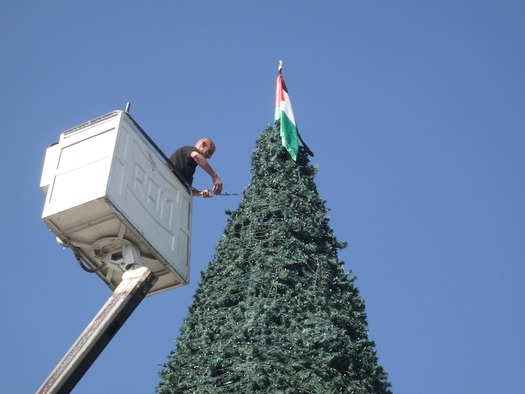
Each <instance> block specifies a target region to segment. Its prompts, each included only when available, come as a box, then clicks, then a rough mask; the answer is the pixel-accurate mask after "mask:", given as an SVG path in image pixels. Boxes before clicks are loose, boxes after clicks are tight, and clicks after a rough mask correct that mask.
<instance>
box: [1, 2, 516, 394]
mask: <svg viewBox="0 0 525 394" xmlns="http://www.w3.org/2000/svg"><path fill="white" fill-rule="evenodd" d="M524 17H525V2H524V1H498V2H496V1H425V2H420V1H345V2H343V1H324V2H321V1H316V2H314V1H301V2H299V1H281V2H276V1H264V2H256V1H244V2H241V1H195V2H189V1H167V0H165V1H150V2H143V1H137V0H128V1H115V0H113V1H92V2H86V1H78V2H69V1H65V0H63V1H52V0H51V1H47V2H40V1H28V0H24V1H15V0H4V1H2V2H1V3H0V53H1V61H0V86H1V88H0V108H1V109H0V113H1V114H2V133H1V138H2V144H1V149H2V154H1V155H0V160H1V161H2V169H3V171H2V185H3V187H2V191H3V192H2V205H3V208H4V209H3V214H4V217H3V220H2V250H3V278H4V280H3V284H2V286H0V296H1V301H0V306H1V309H0V311H1V316H2V335H1V336H0V392H4V393H29V392H34V391H35V390H36V389H37V388H38V387H39V386H40V384H41V383H42V382H43V381H44V380H45V378H46V377H47V376H48V374H49V373H50V372H51V370H52V369H53V368H54V367H55V365H56V363H57V362H58V361H59V360H60V359H61V358H62V356H63V355H64V353H65V352H66V351H67V350H68V349H69V347H70V346H71V345H72V344H73V342H74V341H75V340H76V338H77V337H78V335H79V334H80V333H81V332H82V330H83V329H84V328H85V327H86V325H87V324H88V323H89V322H90V321H91V319H92V317H93V316H94V315H95V314H96V312H97V311H98V310H99V308H100V307H101V306H102V305H103V304H104V302H105V301H106V300H107V298H108V297H109V296H110V294H111V292H110V290H109V289H108V288H107V287H106V286H105V284H104V283H103V282H102V281H101V280H99V279H98V278H97V277H95V276H92V275H89V274H86V273H85V272H84V271H82V270H81V269H80V268H79V267H78V265H77V264H76V262H75V260H74V258H73V255H72V253H71V252H70V251H69V250H63V249H62V248H60V247H59V246H58V245H57V244H56V242H55V239H54V236H53V235H52V234H51V233H50V232H49V231H48V230H47V228H46V226H45V224H44V222H43V221H42V219H41V214H42V208H43V203H44V197H45V196H44V194H43V193H42V192H41V191H40V190H39V181H40V175H41V171H42V165H43V160H44V154H45V149H46V148H47V147H48V146H49V145H51V144H52V143H53V142H55V141H56V140H57V139H58V137H59V135H60V133H61V132H62V131H64V130H66V129H68V128H70V127H73V126H76V125H78V124H80V123H83V122H85V121H87V120H90V119H92V118H95V117H97V116H99V115H103V114H105V113H108V112H111V111H113V110H115V109H124V107H125V104H126V102H128V101H129V102H131V114H132V116H133V117H134V118H135V119H136V120H137V122H138V123H139V124H140V125H141V126H142V127H143V128H144V129H145V130H146V131H147V132H148V134H149V135H150V136H151V137H152V138H153V140H154V141H155V142H156V143H157V145H158V146H159V147H161V149H162V150H163V151H164V152H165V153H166V154H168V155H169V154H171V152H172V151H173V150H174V149H175V148H177V147H178V146H180V145H186V144H193V142H194V141H195V140H196V139H197V138H198V137H201V136H203V135H207V136H210V137H212V138H213V139H214V140H215V142H216V144H217V153H216V154H215V155H214V157H213V159H212V161H211V164H212V165H213V166H214V168H215V169H216V170H217V172H218V173H219V175H220V176H221V178H222V180H223V182H224V190H225V191H227V192H230V193H234V192H238V191H242V190H243V188H244V187H245V186H246V185H247V184H248V182H249V180H250V174H249V171H250V166H251V163H250V155H251V153H252V151H253V149H254V147H255V140H256V139H257V137H258V135H259V134H260V132H261V131H262V130H264V129H265V128H266V126H267V125H268V124H269V123H271V122H272V121H273V112H274V108H273V105H274V102H273V100H274V97H273V96H274V91H275V78H276V75H277V62H278V60H280V59H282V60H283V62H284V69H283V75H284V78H285V80H286V83H287V86H288V89H289V93H290V96H291V100H292V103H293V107H294V113H295V117H296V119H297V121H298V124H299V128H300V131H301V135H302V137H303V138H304V140H305V142H306V143H307V144H308V146H309V147H310V148H311V149H312V150H313V151H314V152H315V157H314V158H312V164H317V165H318V166H319V172H318V174H317V176H316V183H317V185H318V190H319V193H320V195H321V196H322V197H323V198H324V199H325V200H326V204H327V206H328V207H329V208H330V209H331V211H330V213H329V216H330V219H331V221H330V223H331V226H332V227H333V229H334V231H335V234H336V236H337V237H338V239H339V240H340V241H346V242H348V243H349V247H348V248H346V249H344V250H343V251H342V252H341V253H340V258H341V259H342V260H343V261H345V265H346V267H347V269H348V270H350V269H351V270H352V271H353V273H354V274H355V275H356V276H357V281H356V285H357V286H358V288H359V289H360V292H361V295H362V296H363V298H364V299H365V301H366V306H367V313H368V320H369V328H370V337H371V338H372V339H373V340H374V341H375V342H376V349H377V352H378V356H379V360H380V363H381V364H382V365H383V366H384V368H385V369H386V370H387V371H388V373H389V378H390V381H391V383H392V389H393V391H394V392H396V393H407V394H416V393H422V392H424V393H428V394H433V393H446V394H454V393H477V394H484V393H487V394H488V393H494V392H500V393H507V394H511V393H519V392H522V390H523V386H524V385H525V378H524V376H525V375H524V374H523V371H524V370H525V356H524V355H523V354H524V350H525V339H524V336H523V332H524V331H525V316H524V313H523V310H524V307H525V286H524V279H525V264H524V263H525V261H524V260H525V259H524V252H523V245H524V238H525V204H524V201H525V187H524V180H525V179H524V175H525V154H524V153H525V111H524V110H523V107H524V104H525V75H524V70H525V24H524V23H523V20H524ZM209 184H210V181H209V177H207V176H206V175H205V174H204V173H203V172H202V173H198V174H196V180H195V185H196V186H197V187H207V186H209ZM239 201H240V197H215V198H213V199H209V200H201V199H196V200H195V201H194V208H193V235H192V236H193V238H192V251H191V253H192V266H191V284H190V285H188V286H186V287H184V288H180V289H176V290H172V291H169V292H165V293H162V294H159V295H156V296H153V297H149V298H147V299H145V300H144V301H143V303H142V304H141V305H139V307H138V308H137V310H136V311H135V312H134V313H133V315H132V316H131V317H130V319H129V320H128V321H127V323H126V324H125V325H124V327H123V328H122V329H121V330H120V331H119V333H118V334H117V335H116V337H115V338H114V339H113V340H112V342H111V343H110V344H109V345H108V347H107V348H106V350H105V351H104V352H103V353H102V355H101V356H100V357H99V358H98V359H97V361H96V362H95V363H94V365H93V366H92V367H91V369H90V370H89V371H88V372H87V373H86V375H85V376H84V378H83V379H82V380H81V381H80V383H79V384H78V385H77V387H76V389H75V391H74V392H75V393H78V394H81V393H86V394H88V393H89V394H91V393H100V394H105V393H116V392H125V393H149V392H153V390H154V387H155V386H156V384H157V382H158V376H157V373H158V371H159V369H160V367H159V365H160V364H162V363H164V362H165V361H166V360H167V356H168V354H169V352H170V351H171V350H173V348H174V340H175V338H176V337H177V335H178V332H179V328H180V326H181V324H182V321H183V319H184V317H185V316H186V314H187V309H188V307H189V305H190V303H191V300H192V296H193V294H194V292H195V288H196V286H197V284H198V280H199V277H200V272H201V271H202V270H204V269H205V267H206V264H207V263H208V262H209V261H210V260H211V256H212V255H213V253H214V249H215V246H216V244H217V241H218V240H219V238H220V236H221V234H222V231H223V229H224V225H225V223H226V219H227V216H226V215H225V214H224V211H225V210H228V209H230V210H233V209H236V208H237V206H238V204H239Z"/></svg>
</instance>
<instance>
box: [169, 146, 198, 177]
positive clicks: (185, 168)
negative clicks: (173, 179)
mask: <svg viewBox="0 0 525 394" xmlns="http://www.w3.org/2000/svg"><path fill="white" fill-rule="evenodd" d="M198 151H199V150H198V149H197V148H195V147H194V146H183V147H181V148H179V149H177V150H176V151H175V152H174V153H173V154H172V155H171V157H170V161H171V162H172V163H173V165H174V166H175V169H176V170H177V173H178V174H179V175H180V176H181V177H182V178H183V179H184V180H185V181H186V182H188V184H189V185H190V186H191V185H192V183H193V174H195V168H197V162H196V161H195V160H193V158H192V157H191V156H190V155H191V153H192V152H198Z"/></svg>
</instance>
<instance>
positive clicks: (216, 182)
mask: <svg viewBox="0 0 525 394" xmlns="http://www.w3.org/2000/svg"><path fill="white" fill-rule="evenodd" d="M191 157H192V158H193V160H195V162H196V163H197V164H198V165H199V167H201V168H202V169H203V170H204V171H206V172H207V173H208V175H209V176H210V177H211V180H212V182H213V193H215V194H220V193H221V192H222V181H221V179H220V178H219V176H218V175H217V173H216V172H215V171H214V169H213V168H211V166H210V164H209V163H208V160H206V158H205V157H204V156H203V155H202V154H201V153H199V152H197V151H193V152H191Z"/></svg>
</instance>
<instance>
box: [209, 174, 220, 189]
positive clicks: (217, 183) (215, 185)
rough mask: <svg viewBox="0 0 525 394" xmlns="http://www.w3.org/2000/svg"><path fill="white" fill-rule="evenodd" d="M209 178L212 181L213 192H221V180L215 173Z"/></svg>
mask: <svg viewBox="0 0 525 394" xmlns="http://www.w3.org/2000/svg"><path fill="white" fill-rule="evenodd" d="M211 179H212V181H213V193H215V194H221V192H222V181H221V179H220V178H219V177H218V176H217V175H215V176H214V177H212V178H211Z"/></svg>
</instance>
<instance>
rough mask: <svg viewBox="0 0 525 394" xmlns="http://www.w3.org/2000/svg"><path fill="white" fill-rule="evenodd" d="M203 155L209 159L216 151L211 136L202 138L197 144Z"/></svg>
mask: <svg viewBox="0 0 525 394" xmlns="http://www.w3.org/2000/svg"><path fill="white" fill-rule="evenodd" d="M195 147H196V148H197V149H198V150H199V152H200V153H201V155H203V156H204V157H205V158H206V159H209V158H211V157H212V156H213V154H214V153H215V143H214V142H213V141H212V140H211V139H210V138H201V139H200V140H198V141H197V143H196V144H195Z"/></svg>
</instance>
